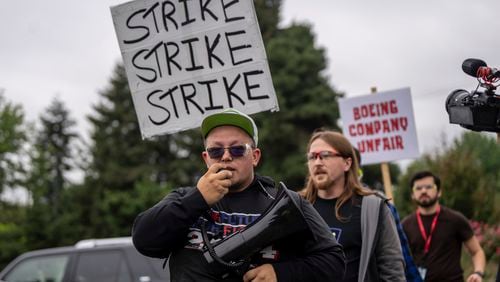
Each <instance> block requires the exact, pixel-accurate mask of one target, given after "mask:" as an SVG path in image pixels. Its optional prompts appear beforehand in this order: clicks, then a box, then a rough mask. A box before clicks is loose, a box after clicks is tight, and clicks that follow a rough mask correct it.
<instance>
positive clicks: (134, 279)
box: [0, 237, 170, 282]
mask: <svg viewBox="0 0 500 282" xmlns="http://www.w3.org/2000/svg"><path fill="white" fill-rule="evenodd" d="M169 280H170V279H169V275H168V267H166V268H165V269H163V260H161V259H154V258H149V257H145V256H143V255H141V254H139V253H138V252H137V250H136V249H135V248H134V246H133V245H132V240H131V238H130V237H125V238H108V239H89V240H83V241H80V242H78V243H77V244H75V245H74V246H69V247H60V248H51V249H43V250H37V251H31V252H27V253H24V254H22V255H20V256H19V257H17V258H16V259H14V260H13V261H12V262H11V263H9V264H8V265H7V266H6V267H5V268H4V269H3V270H2V272H0V281H7V282H21V281H22V282H27V281H29V282H110V281H115V282H155V281H162V282H163V281H169Z"/></svg>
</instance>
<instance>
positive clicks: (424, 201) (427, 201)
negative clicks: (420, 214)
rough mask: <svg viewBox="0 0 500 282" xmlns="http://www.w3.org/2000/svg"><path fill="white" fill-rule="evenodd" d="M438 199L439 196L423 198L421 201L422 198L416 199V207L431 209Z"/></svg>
mask: <svg viewBox="0 0 500 282" xmlns="http://www.w3.org/2000/svg"><path fill="white" fill-rule="evenodd" d="M438 199H439V196H438V195H436V196H435V197H433V198H432V197H430V196H427V198H424V199H422V197H420V199H417V200H416V202H417V205H419V206H420V207H423V208H428V207H431V206H433V205H434V204H435V203H436V202H437V201H438Z"/></svg>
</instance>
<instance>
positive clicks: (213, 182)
mask: <svg viewBox="0 0 500 282" xmlns="http://www.w3.org/2000/svg"><path fill="white" fill-rule="evenodd" d="M225 168H226V166H225V165H224V164H221V163H215V164H213V165H211V166H210V167H209V168H208V170H207V172H206V173H205V174H204V175H203V176H202V177H201V178H200V180H198V184H197V185H196V187H197V188H198V190H199V191H200V193H201V195H202V196H203V199H205V202H207V204H208V205H209V206H212V205H213V204H215V203H217V202H218V201H220V199H222V198H223V197H224V195H226V194H227V192H229V186H231V176H232V175H233V173H232V172H231V171H229V170H226V169H225Z"/></svg>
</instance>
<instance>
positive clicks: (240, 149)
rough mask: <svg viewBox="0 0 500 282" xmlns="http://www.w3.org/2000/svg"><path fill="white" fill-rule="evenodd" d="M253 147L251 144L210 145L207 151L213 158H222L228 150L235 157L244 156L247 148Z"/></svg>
mask: <svg viewBox="0 0 500 282" xmlns="http://www.w3.org/2000/svg"><path fill="white" fill-rule="evenodd" d="M251 148H252V147H251V146H250V145H249V144H243V145H234V146H229V147H210V148H207V149H206V151H207V153H208V156H209V157H210V158H212V159H220V158H222V156H223V155H224V153H225V152H226V150H228V151H229V154H231V157H233V158H239V157H243V156H244V155H245V154H246V152H247V150H249V149H251Z"/></svg>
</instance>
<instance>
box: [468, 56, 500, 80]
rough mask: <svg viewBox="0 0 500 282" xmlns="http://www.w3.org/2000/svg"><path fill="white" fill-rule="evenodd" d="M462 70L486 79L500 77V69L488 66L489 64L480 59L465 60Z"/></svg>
mask: <svg viewBox="0 0 500 282" xmlns="http://www.w3.org/2000/svg"><path fill="white" fill-rule="evenodd" d="M462 70H463V71H464V72H465V73H466V74H468V75H470V76H473V77H478V78H482V79H484V80H491V79H494V78H500V70H497V69H495V68H490V67H488V65H486V63H485V62H484V61H483V60H480V59H467V60H465V61H464V62H463V63H462Z"/></svg>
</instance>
